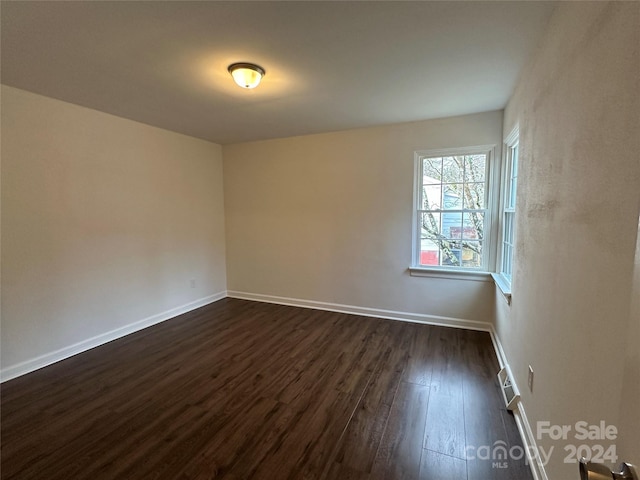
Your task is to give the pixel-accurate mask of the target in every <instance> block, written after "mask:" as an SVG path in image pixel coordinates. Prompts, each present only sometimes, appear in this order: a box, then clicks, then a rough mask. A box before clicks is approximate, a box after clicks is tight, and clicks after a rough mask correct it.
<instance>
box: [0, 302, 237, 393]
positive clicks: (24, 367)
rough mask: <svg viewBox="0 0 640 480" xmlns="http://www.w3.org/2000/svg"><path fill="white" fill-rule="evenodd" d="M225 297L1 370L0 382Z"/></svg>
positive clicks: (193, 304)
mask: <svg viewBox="0 0 640 480" xmlns="http://www.w3.org/2000/svg"><path fill="white" fill-rule="evenodd" d="M226 296H227V292H226V291H223V292H218V293H214V294H213V295H209V296H207V297H203V298H200V299H198V300H194V301H193V302H189V303H186V304H184V305H180V306H179V307H175V308H172V309H170V310H166V311H164V312H161V313H158V314H156V315H152V316H150V317H147V318H143V319H142V320H138V321H136V322H133V323H130V324H128V325H125V326H124V327H120V328H116V329H115V330H111V331H109V332H105V333H102V334H100V335H96V336H95V337H91V338H88V339H86V340H83V341H81V342H78V343H74V344H73V345H69V346H67V347H63V348H60V349H58V350H55V351H53V352H49V353H46V354H44V355H40V356H39V357H36V358H32V359H30V360H26V361H24V362H20V363H17V364H15V365H11V366H9V367H6V368H3V369H2V370H0V382H6V381H7V380H11V379H12V378H16V377H19V376H21V375H25V374H27V373H30V372H33V371H34V370H38V369H40V368H42V367H46V366H47V365H51V364H52V363H56V362H59V361H60V360H64V359H65V358H69V357H72V356H74V355H77V354H78V353H82V352H84V351H86V350H90V349H92V348H95V347H98V346H100V345H103V344H105V343H107V342H110V341H112V340H116V339H118V338H120V337H124V336H125V335H129V334H130V333H133V332H137V331H138V330H142V329H143V328H147V327H150V326H151V325H155V324H156V323H160V322H164V321H165V320H169V319H170V318H173V317H176V316H178V315H182V314H183V313H187V312H190V311H191V310H195V309H196V308H200V307H203V306H205V305H208V304H210V303H213V302H216V301H218V300H221V299H223V298H225V297H226Z"/></svg>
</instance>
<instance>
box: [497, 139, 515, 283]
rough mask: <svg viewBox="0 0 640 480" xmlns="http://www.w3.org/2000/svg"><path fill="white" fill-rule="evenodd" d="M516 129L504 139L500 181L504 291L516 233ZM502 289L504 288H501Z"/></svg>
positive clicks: (511, 263)
mask: <svg viewBox="0 0 640 480" xmlns="http://www.w3.org/2000/svg"><path fill="white" fill-rule="evenodd" d="M518 152H519V142H518V129H517V127H516V128H515V129H514V130H513V132H511V134H510V135H509V136H508V137H507V140H506V141H505V163H504V173H503V183H502V249H501V252H502V254H501V264H500V277H502V280H503V281H504V282H506V287H507V288H506V290H507V291H506V292H505V293H510V290H511V288H510V287H511V276H512V274H513V250H514V246H515V233H516V231H515V230H516V224H515V216H516V190H517V188H518ZM503 290H505V289H504V288H503Z"/></svg>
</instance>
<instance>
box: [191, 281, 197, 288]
mask: <svg viewBox="0 0 640 480" xmlns="http://www.w3.org/2000/svg"><path fill="white" fill-rule="evenodd" d="M191 288H196V281H195V280H194V279H191Z"/></svg>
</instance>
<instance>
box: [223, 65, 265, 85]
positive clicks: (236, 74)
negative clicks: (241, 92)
mask: <svg viewBox="0 0 640 480" xmlns="http://www.w3.org/2000/svg"><path fill="white" fill-rule="evenodd" d="M228 70H229V73H230V74H231V76H232V77H233V80H234V81H235V82H236V83H237V84H238V85H239V86H240V87H242V88H256V87H257V86H258V84H259V83H260V81H261V80H262V77H264V74H265V73H266V72H265V71H264V68H262V67H259V66H258V65H255V64H253V63H234V64H232V65H229V68H228Z"/></svg>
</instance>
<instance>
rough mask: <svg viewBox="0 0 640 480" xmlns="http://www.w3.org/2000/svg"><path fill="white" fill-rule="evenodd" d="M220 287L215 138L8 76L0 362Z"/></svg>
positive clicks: (220, 206) (25, 357)
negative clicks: (79, 102)
mask: <svg viewBox="0 0 640 480" xmlns="http://www.w3.org/2000/svg"><path fill="white" fill-rule="evenodd" d="M192 279H193V280H195V282H196V286H195V288H191V280H192ZM225 290H226V272H225V249H224V203H223V189H222V157H221V148H220V146H219V145H215V144H212V143H209V142H205V141H202V140H197V139H194V138H190V137H186V136H184V135H179V134H176V133H172V132H168V131H166V130H161V129H159V128H155V127H150V126H147V125H143V124H140V123H136V122H132V121H129V120H125V119H122V118H118V117H114V116H111V115H107V114H104V113H100V112H97V111H95V110H90V109H87V108H83V107H78V106H75V105H71V104H69V103H65V102H61V101H58V100H54V99H51V98H46V97H42V96H39V95H34V94H32V93H28V92H25V91H22V90H18V89H15V88H11V87H5V86H3V87H2V369H3V370H6V369H7V368H11V367H14V366H15V365H17V364H19V363H20V362H25V361H29V360H33V359H34V358H35V357H38V356H40V355H46V354H50V353H51V352H54V351H56V350H58V349H63V348H65V347H68V346H70V345H73V344H75V343H78V342H83V341H86V340H87V339H90V338H92V337H95V336H100V335H104V334H105V333H107V332H110V331H113V330H117V329H119V328H122V327H125V326H126V325H129V324H131V323H133V322H137V321H141V320H143V319H146V318H148V317H150V316H154V315H158V314H161V313H162V312H166V311H168V310H172V309H176V308H180V307H181V306H184V305H186V304H189V303H191V302H197V301H198V300H202V299H205V300H206V298H207V297H209V296H211V295H212V294H216V293H220V292H224V291H225Z"/></svg>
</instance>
